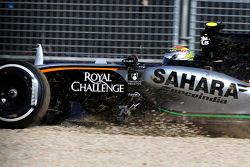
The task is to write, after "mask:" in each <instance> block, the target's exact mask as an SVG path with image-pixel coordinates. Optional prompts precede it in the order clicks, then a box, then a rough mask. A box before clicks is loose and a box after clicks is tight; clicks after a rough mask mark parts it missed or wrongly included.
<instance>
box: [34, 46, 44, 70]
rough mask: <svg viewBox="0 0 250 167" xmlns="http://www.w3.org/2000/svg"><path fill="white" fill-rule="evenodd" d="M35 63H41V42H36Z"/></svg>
mask: <svg viewBox="0 0 250 167" xmlns="http://www.w3.org/2000/svg"><path fill="white" fill-rule="evenodd" d="M35 49H36V58H35V65H36V66H37V65H43V49H42V45H41V44H37V47H36V48H35Z"/></svg>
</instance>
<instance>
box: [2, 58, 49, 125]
mask: <svg viewBox="0 0 250 167" xmlns="http://www.w3.org/2000/svg"><path fill="white" fill-rule="evenodd" d="M49 102H50V88H49V83H48V81H47V79H46V77H45V76H44V74H42V73H41V72H40V71H39V70H38V69H37V68H36V67H35V66H33V65H32V64H29V63H27V62H8V63H5V64H3V65H1V66H0V127H2V128H25V127H27V126H30V125H37V124H39V123H40V122H41V120H42V118H43V117H44V115H45V114H46V112H47V109H48V106H49Z"/></svg>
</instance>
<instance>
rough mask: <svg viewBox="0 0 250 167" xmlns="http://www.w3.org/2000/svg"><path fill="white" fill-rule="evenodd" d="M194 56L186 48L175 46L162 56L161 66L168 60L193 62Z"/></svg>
mask: <svg viewBox="0 0 250 167" xmlns="http://www.w3.org/2000/svg"><path fill="white" fill-rule="evenodd" d="M193 59H194V54H193V52H191V51H190V50H189V49H188V48H187V47H184V46H175V47H173V48H171V49H169V50H167V52H166V53H165V55H164V58H163V64H167V62H168V61H169V60H189V61H191V60H193Z"/></svg>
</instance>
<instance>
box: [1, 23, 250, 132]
mask: <svg viewBox="0 0 250 167" xmlns="http://www.w3.org/2000/svg"><path fill="white" fill-rule="evenodd" d="M219 30H221V24H219V23H207V24H206V28H205V30H204V31H203V32H202V35H201V47H202V51H203V52H204V53H203V55H205V56H201V57H194V56H193V55H192V54H191V52H190V51H189V50H188V49H187V48H186V47H174V48H173V49H170V50H169V51H168V52H167V53H166V55H165V56H164V59H163V63H162V64H143V63H139V62H138V59H137V57H136V56H129V57H128V58H126V59H124V60H123V61H122V62H121V63H116V64H114V63H108V62H105V61H96V62H90V63H49V64H44V62H43V55H42V54H41V53H40V52H41V45H39V46H38V51H37V56H36V61H35V65H32V64H30V63H27V62H21V61H9V60H2V61H1V62H0V126H1V127H5V128H24V127H27V126H30V125H32V124H38V123H40V122H41V121H44V120H45V121H47V122H53V121H55V120H56V119H58V120H60V119H64V118H66V117H67V116H68V115H69V114H70V111H71V108H72V103H74V102H77V103H79V104H80V105H81V106H83V107H84V109H85V110H86V111H88V113H91V114H104V115H105V117H106V118H107V119H113V116H115V119H117V120H119V121H124V120H126V119H127V116H128V115H129V113H131V112H133V111H135V110H141V111H145V110H146V109H145V107H146V106H150V107H153V108H155V109H159V110H160V111H162V112H167V113H169V114H171V115H177V116H185V117H189V116H190V117H211V118H230V119H231V118H234V119H250V108H249V102H250V86H249V83H248V82H249V79H250V78H249V74H250V73H249V69H250V66H249V64H248V63H249V61H248V55H249V47H247V46H250V44H249V43H250V42H249V39H250V38H249V39H248V41H245V40H242V39H243V37H242V36H241V35H238V36H237V34H234V35H228V34H223V33H221V32H220V31H219ZM231 37H232V38H231ZM244 37H245V36H244ZM230 38H231V39H230ZM225 40H228V41H230V40H234V42H233V43H234V44H235V43H237V46H241V45H242V46H243V47H241V49H242V50H243V51H244V53H242V55H241V56H240V53H239V55H236V56H238V57H240V58H242V59H240V58H232V57H233V56H235V55H234V54H235V53H234V52H231V53H232V54H233V55H229V54H230V53H228V52H227V53H226V54H225V55H223V54H222V53H221V52H219V51H218V50H217V49H218V48H217V47H215V46H216V45H220V46H222V44H223V42H224V41H225ZM221 42H222V43H221ZM235 45H236V44H235ZM224 47H227V45H225V46H224ZM247 48H248V50H246V49H247ZM224 49H225V48H224ZM230 49H232V46H230ZM238 52H240V50H239V51H238ZM217 55H219V56H217ZM217 57H218V58H217ZM228 57H230V58H228ZM243 57H244V58H243Z"/></svg>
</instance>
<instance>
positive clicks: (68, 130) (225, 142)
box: [0, 122, 250, 167]
mask: <svg viewBox="0 0 250 167" xmlns="http://www.w3.org/2000/svg"><path fill="white" fill-rule="evenodd" d="M78 123H79V122H78ZM143 126H149V124H147V125H143ZM143 126H142V125H140V126H136V125H134V124H132V125H123V126H114V125H110V124H109V125H106V126H100V127H98V125H95V126H93V125H89V127H86V126H76V125H75V124H72V123H69V122H64V123H63V124H62V125H60V126H37V127H31V128H27V129H21V130H10V129H0V164H1V166H2V167H7V166H14V167H15V166H16V167H22V166H32V167H33V166H88V167H91V166H93V167H97V166H109V167H112V166H114V167H117V166H124V167H126V166H127V167H131V166H135V167H140V166H142V167H145V166H150V167H151V166H159V167H161V166H163V167H166V166H171V167H172V166H197V167H200V166H203V167H204V166H209V167H210V166H218V167H219V166H241V167H244V166H250V158H249V157H250V149H249V148H250V139H236V138H229V137H224V138H211V137H206V136H207V135H206V134H200V132H199V130H201V129H197V128H196V127H193V126H190V124H188V127H187V126H186V125H184V124H174V125H170V124H169V125H168V126H166V127H162V128H163V129H165V130H163V131H162V132H161V133H160V132H155V133H153V132H154V131H155V130H156V131H159V130H160V129H161V128H160V127H161V126H157V124H156V125H155V127H154V126H153V125H151V130H149V131H143V129H144V128H148V129H149V127H144V128H141V129H140V128H139V127H143ZM167 127H168V128H167ZM157 129H158V130H157ZM163 132H164V133H163ZM169 136H175V137H169ZM178 136H184V137H178Z"/></svg>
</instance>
